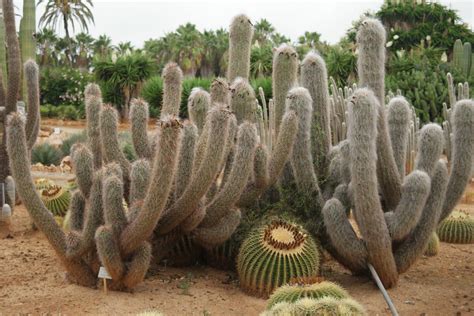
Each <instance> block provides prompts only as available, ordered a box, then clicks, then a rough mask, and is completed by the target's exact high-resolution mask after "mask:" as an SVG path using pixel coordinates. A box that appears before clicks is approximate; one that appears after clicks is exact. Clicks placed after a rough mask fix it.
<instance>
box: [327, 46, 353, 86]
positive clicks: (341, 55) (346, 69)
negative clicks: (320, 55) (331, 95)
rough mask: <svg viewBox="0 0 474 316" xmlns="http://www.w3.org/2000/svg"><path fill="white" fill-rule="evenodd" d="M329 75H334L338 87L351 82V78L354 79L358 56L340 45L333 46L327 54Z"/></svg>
mask: <svg viewBox="0 0 474 316" xmlns="http://www.w3.org/2000/svg"><path fill="white" fill-rule="evenodd" d="M324 58H325V60H326V65H327V69H328V75H329V76H331V77H333V78H334V80H335V81H336V83H337V86H338V87H344V86H346V85H349V84H350V80H348V79H349V78H351V79H354V77H355V72H356V64H357V58H356V56H355V54H354V53H353V52H352V51H350V50H347V49H343V48H341V47H340V46H332V47H331V48H330V49H329V50H328V52H327V54H326V56H325V57H324Z"/></svg>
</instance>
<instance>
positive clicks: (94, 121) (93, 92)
mask: <svg viewBox="0 0 474 316" xmlns="http://www.w3.org/2000/svg"><path fill="white" fill-rule="evenodd" d="M84 102H85V105H86V122H87V125H86V129H87V142H88V146H89V148H90V150H91V151H92V153H93V155H94V169H96V170H98V169H99V168H100V167H102V140H101V138H100V111H101V110H102V94H101V91H100V88H99V86H98V85H97V84H95V83H90V84H88V85H87V87H86V89H85V91H84Z"/></svg>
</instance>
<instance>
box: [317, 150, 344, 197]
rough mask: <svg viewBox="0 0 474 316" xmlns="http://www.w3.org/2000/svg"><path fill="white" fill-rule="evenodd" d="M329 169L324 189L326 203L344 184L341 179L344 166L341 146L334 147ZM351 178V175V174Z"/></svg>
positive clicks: (330, 153)
mask: <svg viewBox="0 0 474 316" xmlns="http://www.w3.org/2000/svg"><path fill="white" fill-rule="evenodd" d="M329 156H330V157H329V158H330V159H329V161H330V162H329V168H328V174H327V178H326V183H325V184H324V187H323V199H324V200H325V201H327V200H329V199H330V198H331V197H332V196H333V194H334V190H335V189H336V187H337V186H338V185H339V184H340V183H342V181H341V179H342V176H341V166H342V155H341V149H340V147H339V144H338V145H336V146H333V147H332V148H331V151H330V152H329ZM349 176H350V174H349Z"/></svg>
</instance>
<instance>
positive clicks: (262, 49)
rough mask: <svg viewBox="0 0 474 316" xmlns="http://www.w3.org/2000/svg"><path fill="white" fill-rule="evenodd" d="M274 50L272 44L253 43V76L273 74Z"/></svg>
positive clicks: (251, 53) (251, 63)
mask: <svg viewBox="0 0 474 316" xmlns="http://www.w3.org/2000/svg"><path fill="white" fill-rule="evenodd" d="M272 60H273V51H272V47H271V46H270V45H253V46H252V50H251V52H250V72H251V75H252V77H254V78H258V77H263V76H271V74H272Z"/></svg>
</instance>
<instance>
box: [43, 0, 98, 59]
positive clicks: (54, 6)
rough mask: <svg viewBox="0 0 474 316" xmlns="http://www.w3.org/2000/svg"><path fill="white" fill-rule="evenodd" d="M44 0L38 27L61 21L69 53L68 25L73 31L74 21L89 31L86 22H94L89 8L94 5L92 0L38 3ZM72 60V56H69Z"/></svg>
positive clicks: (56, 23) (50, 25)
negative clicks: (44, 6)
mask: <svg viewBox="0 0 474 316" xmlns="http://www.w3.org/2000/svg"><path fill="white" fill-rule="evenodd" d="M45 1H47V2H46V8H45V11H44V13H43V15H42V16H41V18H40V20H39V25H40V27H42V26H46V27H50V28H56V27H57V26H58V25H60V24H61V23H62V25H63V27H64V32H65V33H66V40H67V41H68V42H69V54H71V53H72V48H71V44H72V43H71V36H70V29H69V26H71V27H72V30H73V31H75V28H76V27H75V26H76V23H79V24H80V26H81V29H82V30H85V31H89V27H88V23H89V22H92V23H94V16H93V14H92V11H91V8H92V7H93V6H94V5H93V4H92V0H39V1H38V4H41V3H43V2H45ZM69 60H72V58H69Z"/></svg>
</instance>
